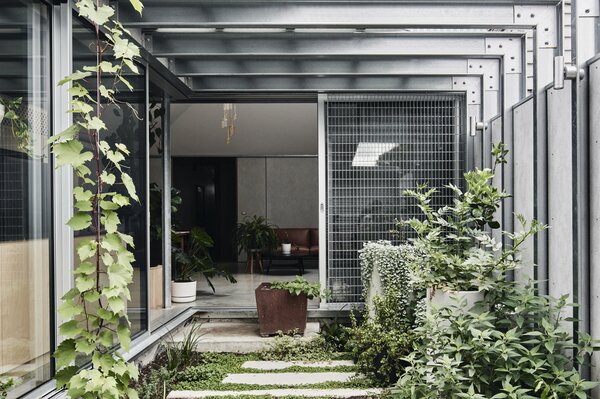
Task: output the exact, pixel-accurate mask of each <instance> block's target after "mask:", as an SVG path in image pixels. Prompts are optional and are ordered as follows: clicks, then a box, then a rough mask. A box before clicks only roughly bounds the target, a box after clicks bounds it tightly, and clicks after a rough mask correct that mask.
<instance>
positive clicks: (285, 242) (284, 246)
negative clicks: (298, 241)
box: [281, 232, 292, 255]
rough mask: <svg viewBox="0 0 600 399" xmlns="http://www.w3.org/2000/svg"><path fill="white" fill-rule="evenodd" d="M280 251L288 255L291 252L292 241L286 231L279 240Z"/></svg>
mask: <svg viewBox="0 0 600 399" xmlns="http://www.w3.org/2000/svg"><path fill="white" fill-rule="evenodd" d="M281 253H282V254H284V255H289V254H290V253H292V242H291V241H290V237H289V236H288V233H287V232H286V233H284V235H283V239H282V240H281Z"/></svg>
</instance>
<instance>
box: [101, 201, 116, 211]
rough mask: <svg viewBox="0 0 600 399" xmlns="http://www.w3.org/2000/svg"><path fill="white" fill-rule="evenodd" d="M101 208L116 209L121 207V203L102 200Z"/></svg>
mask: <svg viewBox="0 0 600 399" xmlns="http://www.w3.org/2000/svg"><path fill="white" fill-rule="evenodd" d="M100 208H102V209H103V210H105V211H116V210H117V209H119V208H120V206H119V204H115V203H114V202H111V201H104V200H102V201H100Z"/></svg>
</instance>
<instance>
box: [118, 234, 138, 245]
mask: <svg viewBox="0 0 600 399" xmlns="http://www.w3.org/2000/svg"><path fill="white" fill-rule="evenodd" d="M117 234H118V235H119V237H121V240H123V241H124V242H125V243H126V244H128V245H129V246H131V247H132V248H134V247H135V245H134V243H133V237H132V236H130V235H129V234H124V233H119V232H117Z"/></svg>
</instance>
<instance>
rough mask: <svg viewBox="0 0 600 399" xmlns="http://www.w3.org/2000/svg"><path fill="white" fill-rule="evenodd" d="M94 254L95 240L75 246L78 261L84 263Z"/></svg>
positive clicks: (85, 241)
mask: <svg viewBox="0 0 600 399" xmlns="http://www.w3.org/2000/svg"><path fill="white" fill-rule="evenodd" d="M95 254H96V241H95V240H84V241H82V242H80V243H79V245H78V246H77V255H78V256H79V260H81V261H84V260H86V259H89V258H91V257H92V256H94V255H95Z"/></svg>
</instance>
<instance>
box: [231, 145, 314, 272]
mask: <svg viewBox="0 0 600 399" xmlns="http://www.w3.org/2000/svg"><path fill="white" fill-rule="evenodd" d="M237 168H238V170H237V173H238V179H237V191H238V193H237V194H238V216H237V218H238V222H239V221H242V220H243V219H244V218H245V217H247V216H253V215H259V216H264V217H267V218H268V219H269V221H270V222H271V223H273V224H274V225H276V226H279V227H308V228H318V227H319V213H318V206H319V174H318V169H319V166H318V158H317V157H315V156H313V157H257V158H238V162H237ZM238 259H239V260H240V261H243V260H244V254H241V255H240V257H239V258H238Z"/></svg>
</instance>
